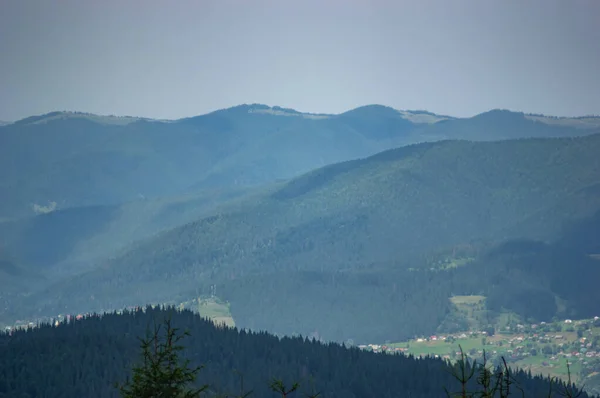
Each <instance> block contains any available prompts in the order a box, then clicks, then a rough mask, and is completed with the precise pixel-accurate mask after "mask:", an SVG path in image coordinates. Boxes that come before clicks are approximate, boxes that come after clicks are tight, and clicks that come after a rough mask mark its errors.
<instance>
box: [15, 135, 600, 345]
mask: <svg viewBox="0 0 600 398" xmlns="http://www.w3.org/2000/svg"><path fill="white" fill-rule="evenodd" d="M598 153H600V135H592V136H586V137H579V138H561V139H522V140H507V141H500V142H480V143H476V142H467V141H442V142H436V143H424V144H418V145H412V146H407V147H403V148H399V149H395V150H390V151H386V152H383V153H380V154H377V155H375V156H372V157H369V158H366V159H362V160H357V161H350V162H344V163H339V164H335V165H331V166H327V167H325V168H321V169H318V170H315V171H313V172H310V173H307V174H305V175H302V176H300V177H297V178H295V179H292V180H291V181H289V182H285V183H280V184H278V185H277V186H275V187H273V188H272V189H271V190H270V191H268V192H267V193H265V194H264V195H258V196H256V197H253V198H251V199H248V200H240V201H239V202H238V203H237V204H236V205H235V206H231V207H229V208H228V210H227V211H224V212H218V213H216V214H213V215H211V216H210V217H205V218H202V219H201V220H199V221H197V222H193V223H189V224H186V225H184V226H182V227H178V228H175V229H173V230H171V231H167V232H164V233H161V234H159V235H157V236H156V237H153V238H151V239H149V240H147V241H144V242H140V243H139V244H136V245H135V246H134V247H132V248H131V250H130V251H128V252H126V253H124V254H122V255H120V256H117V257H116V258H114V259H112V260H110V261H106V262H103V263H102V264H101V265H100V266H98V267H97V268H96V269H94V270H92V271H90V272H86V273H84V274H82V275H79V276H77V277H74V278H72V279H68V280H66V281H64V282H61V283H59V284H56V285H54V286H52V287H51V288H50V289H48V290H46V291H44V292H43V293H40V294H37V295H33V296H31V297H28V298H27V299H26V300H25V301H23V302H22V303H21V304H20V305H19V307H20V306H23V307H24V308H28V307H29V308H35V309H36V310H39V311H46V312H47V311H56V310H59V309H60V311H63V310H64V309H69V310H70V311H71V310H72V311H82V310H86V309H89V308H96V309H101V308H115V307H120V306H122V305H130V304H136V303H137V304H144V303H146V302H166V301H171V300H179V299H181V298H185V297H187V298H188V299H189V297H192V296H194V295H197V294H202V293H207V292H208V289H209V287H210V286H211V285H216V286H217V288H218V289H219V291H220V292H222V294H224V295H225V296H224V297H225V298H226V299H230V300H231V302H232V307H231V308H232V312H233V313H234V317H236V322H238V321H239V322H240V323H238V324H239V325H241V326H251V327H254V328H259V329H263V328H267V327H268V328H269V330H274V331H278V332H280V331H282V332H286V333H291V332H292V331H297V332H302V333H308V332H313V331H315V329H317V330H318V331H319V332H321V333H322V334H323V335H324V336H326V337H327V338H335V339H338V338H348V337H351V338H356V339H359V338H360V339H361V340H364V339H368V338H375V337H377V338H380V337H383V336H384V335H385V334H388V335H389V334H393V333H394V332H392V331H395V333H397V335H398V337H406V336H413V335H414V334H417V333H425V332H426V331H428V330H432V329H435V328H436V327H437V325H438V324H439V322H440V320H441V319H443V318H444V317H445V316H446V315H447V312H448V307H447V304H441V303H443V302H444V301H443V300H442V299H441V298H447V297H448V296H449V295H450V294H451V293H453V292H452V289H454V287H453V286H452V284H450V283H445V280H444V279H438V278H437V277H434V274H431V275H427V274H420V273H415V272H413V271H410V270H409V268H417V269H418V268H420V267H423V265H424V258H425V256H426V254H428V253H429V252H431V251H433V250H437V249H439V248H443V247H449V246H453V245H459V244H464V243H472V242H477V241H482V240H484V241H485V240H489V241H496V242H499V241H503V240H506V239H516V238H527V239H537V240H545V241H550V240H556V239H558V238H559V237H560V236H561V233H562V228H563V226H565V225H566V223H568V222H571V221H573V220H577V219H583V218H586V217H591V216H592V215H593V214H595V212H596V211H597V210H598V209H599V208H600V195H598V190H597V189H595V188H594V187H597V186H598V184H600V157H599V156H597V154H598ZM342 274H343V275H342ZM427 280H430V281H431V283H428V282H427ZM300 281H303V282H302V283H300ZM436 281H437V282H436ZM459 286H460V285H459ZM462 289H463V290H464V289H467V288H466V287H464V286H463V287H462ZM469 289H470V287H469ZM454 293H456V292H454ZM419 300H421V301H422V302H420V304H423V303H428V302H430V304H431V305H430V304H427V305H425V307H427V308H434V307H435V308H436V310H435V311H431V312H428V313H427V314H426V315H425V314H424V313H423V312H422V311H421V312H420V314H421V316H419V317H414V316H412V315H414V311H415V310H416V308H419V307H418V306H415V305H414V304H416V303H417V302H419ZM319 303H321V305H319ZM434 303H435V305H434ZM267 304H268V305H272V307H271V310H270V311H269V312H263V311H261V310H260V309H261V308H265V306H266V305H267ZM15 308H17V306H15ZM298 308H302V309H303V310H302V311H296V309H298ZM309 308H312V313H311V316H309V311H308V309H309ZM286 311H287V312H288V313H291V314H295V315H294V316H295V317H296V318H293V319H292V318H288V317H285V316H283V315H281V314H282V313H285V312H286ZM394 312H396V314H397V316H394V317H390V316H389V314H391V313H394ZM356 313H360V314H361V316H356ZM331 314H335V316H337V317H339V319H338V321H337V322H331V323H324V321H323V320H324V319H327V317H328V316H331ZM411 316H412V317H411ZM407 318H410V319H413V320H412V321H411V322H410V323H406V322H404V326H403V319H407ZM417 318H418V319H417ZM366 321H368V322H366ZM373 322H379V323H380V324H381V327H379V328H378V329H377V331H376V332H372V331H370V330H369V328H368V327H367V326H368V325H371V324H373ZM372 333H376V334H377V335H373V334H372Z"/></svg>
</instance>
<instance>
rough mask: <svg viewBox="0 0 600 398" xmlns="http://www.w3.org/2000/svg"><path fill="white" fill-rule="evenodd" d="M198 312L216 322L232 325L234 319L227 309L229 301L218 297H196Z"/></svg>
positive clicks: (233, 324)
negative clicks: (223, 300)
mask: <svg viewBox="0 0 600 398" xmlns="http://www.w3.org/2000/svg"><path fill="white" fill-rule="evenodd" d="M197 310H198V313H199V314H200V315H202V316H203V317H206V318H209V319H211V320H212V321H213V322H214V323H216V324H225V325H226V326H230V327H234V326H235V321H234V320H233V317H232V316H231V311H230V310H229V303H225V302H222V301H220V300H218V299H212V298H211V299H198V307H197Z"/></svg>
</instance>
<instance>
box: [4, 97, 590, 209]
mask: <svg viewBox="0 0 600 398" xmlns="http://www.w3.org/2000/svg"><path fill="white" fill-rule="evenodd" d="M597 131H600V123H596V119H594V118H592V119H590V118H586V119H554V118H543V117H539V116H526V115H524V114H522V113H515V112H509V111H490V112H486V113H483V114H480V115H477V116H475V117H472V118H453V117H449V116H442V115H436V114H433V113H430V112H426V111H398V110H395V109H393V108H390V107H386V106H382V105H367V106H363V107H359V108H356V109H353V110H350V111H347V112H344V113H341V114H338V115H330V114H312V113H302V112H298V111H295V110H293V109H286V108H282V107H277V106H274V107H270V106H267V105H261V104H251V105H239V106H235V107H232V108H228V109H222V110H217V111H214V112H211V113H208V114H206V115H201V116H195V117H189V118H184V119H178V120H168V121H165V120H153V119H147V118H139V117H131V116H124V117H117V116H99V115H94V114H90V113H84V112H51V113H48V114H46V115H41V116H32V117H29V118H25V119H22V120H19V121H16V122H14V123H11V124H8V125H4V126H0V196H2V197H3V198H4V200H3V202H2V203H1V204H0V219H6V218H15V217H23V216H30V215H34V214H36V211H37V210H34V209H43V208H46V207H47V206H48V205H49V204H52V203H56V205H55V206H56V208H58V209H60V208H63V209H64V208H69V207H80V206H97V205H116V204H120V203H124V202H129V201H132V200H136V199H138V198H140V197H146V198H159V197H164V196H173V195H181V194H188V193H194V192H199V191H202V190H204V189H213V188H220V189H221V188H231V187H238V188H239V187H250V186H255V185H260V184H265V183H271V182H273V181H276V180H280V179H286V178H290V177H294V176H297V175H300V174H302V173H305V172H307V171H309V170H312V169H315V168H318V167H322V166H325V165H327V164H331V163H337V162H341V161H345V160H350V159H356V158H362V157H366V156H370V155H373V154H375V153H377V152H381V151H384V150H386V149H391V148H395V147H399V146H403V145H408V144H413V143H418V142H424V141H437V140H443V139H469V140H475V141H480V140H498V139H510V138H526V137H561V136H562V137H564V136H577V135H585V134H592V133H594V132H597ZM53 206H54V205H53Z"/></svg>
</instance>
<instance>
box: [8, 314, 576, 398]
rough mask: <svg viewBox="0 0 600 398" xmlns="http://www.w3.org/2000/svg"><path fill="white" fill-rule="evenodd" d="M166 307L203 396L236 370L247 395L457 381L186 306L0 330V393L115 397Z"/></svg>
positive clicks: (540, 386)
mask: <svg viewBox="0 0 600 398" xmlns="http://www.w3.org/2000/svg"><path fill="white" fill-rule="evenodd" d="M167 315H169V316H170V317H171V318H172V322H173V325H174V326H175V327H179V328H183V329H187V330H189V332H190V333H191V335H190V337H189V338H188V339H187V341H186V349H185V352H184V355H185V356H186V357H187V358H189V359H190V360H191V361H192V364H194V365H205V368H204V369H203V370H202V371H201V373H200V375H199V378H198V382H199V383H200V384H204V383H208V384H209V385H210V392H209V393H208V394H207V396H215V395H216V393H224V392H227V393H229V394H237V392H238V391H239V389H240V378H239V374H241V375H243V376H244V387H245V389H246V390H253V394H252V396H256V397H271V396H273V397H274V396H276V395H275V394H274V393H272V392H270V391H269V389H268V383H269V381H270V380H271V379H272V378H280V379H282V380H283V381H284V382H285V383H286V384H288V385H289V384H291V383H293V382H295V381H298V382H300V384H301V391H306V392H309V391H310V389H311V387H312V388H314V389H315V390H316V391H320V392H321V395H320V396H322V397H344V398H353V397H355V398H367V397H369V398H370V397H390V398H391V397H415V398H420V397H423V398H425V397H427V398H430V397H431V398H437V397H441V396H444V394H445V393H444V387H447V388H448V389H449V390H450V391H453V390H455V389H456V388H457V387H458V386H457V385H456V381H455V380H454V379H453V378H452V376H451V375H450V373H449V372H448V370H449V369H448V367H447V365H446V364H445V363H444V362H442V361H441V360H437V359H421V360H417V359H414V358H412V357H404V356H402V355H385V354H374V353H370V352H366V351H360V350H358V349H357V348H344V347H343V346H340V345H337V344H322V343H318V342H315V341H309V340H308V339H303V338H287V337H286V338H282V339H279V338H276V337H273V336H272V335H269V334H266V333H249V332H244V331H238V330H236V329H223V328H218V327H215V326H214V325H213V324H212V323H211V322H209V321H206V320H204V319H202V318H200V317H199V316H197V315H194V314H192V313H191V312H188V311H184V312H176V311H173V310H159V309H155V310H153V309H151V308H146V310H145V312H142V311H137V312H133V313H130V312H125V313H124V314H123V315H116V314H108V315H104V316H91V317H89V318H86V319H83V320H80V321H75V322H72V323H69V324H61V325H59V326H58V327H53V326H49V325H42V326H40V327H39V328H37V329H35V330H30V331H27V332H25V331H17V332H15V333H14V334H12V335H8V334H0V376H1V377H0V397H3V398H9V397H10V398H33V397H46V398H55V397H56V398H58V397H61V398H71V397H72V398H86V397H89V398H96V397H117V396H118V395H117V390H116V389H115V387H114V384H115V383H116V382H123V381H124V380H125V378H126V377H127V375H128V370H129V369H130V367H131V366H132V364H133V363H135V361H137V360H138V354H139V350H138V346H139V344H138V341H137V339H136V337H137V336H144V334H145V333H146V331H147V328H148V327H152V325H153V324H154V323H160V322H161V321H162V320H163V319H164V318H165V317H166V316H167ZM514 376H515V378H516V380H517V381H518V383H519V385H520V387H521V388H522V389H523V392H524V394H525V395H524V396H525V397H527V398H531V397H547V393H548V391H549V387H550V386H549V383H548V380H545V379H542V378H539V377H533V378H532V377H530V376H529V377H528V376H527V375H526V374H525V373H523V372H515V373H514ZM515 388H516V387H515ZM298 396H300V395H298ZM587 396H588V395H587V394H582V395H581V397H582V398H586V397H587Z"/></svg>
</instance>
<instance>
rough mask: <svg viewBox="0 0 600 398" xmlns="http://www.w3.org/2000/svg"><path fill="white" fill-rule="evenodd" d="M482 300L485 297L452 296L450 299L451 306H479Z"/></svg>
mask: <svg viewBox="0 0 600 398" xmlns="http://www.w3.org/2000/svg"><path fill="white" fill-rule="evenodd" d="M484 300H485V296H453V297H451V298H450V301H452V304H454V305H456V306H461V305H477V304H481V303H482V302H483V301H484Z"/></svg>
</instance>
